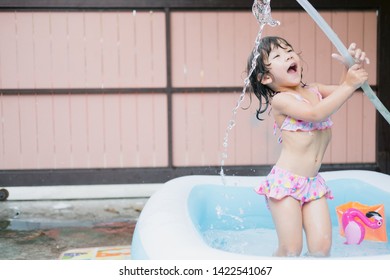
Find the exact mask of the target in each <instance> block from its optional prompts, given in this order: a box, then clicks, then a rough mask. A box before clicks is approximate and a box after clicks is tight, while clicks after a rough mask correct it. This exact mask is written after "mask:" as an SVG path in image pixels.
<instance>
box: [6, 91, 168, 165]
mask: <svg viewBox="0 0 390 280" xmlns="http://www.w3.org/2000/svg"><path fill="white" fill-rule="evenodd" d="M0 104H1V107H0V108H1V111H0V114H1V117H2V119H3V120H4V121H3V123H2V125H1V129H0V132H1V141H0V144H1V147H0V148H1V150H0V151H1V153H0V168H1V169H37V168H107V167H147V166H148V167H157V166H166V165H167V164H168V154H167V153H168V152H167V150H168V143H167V138H168V137H167V130H168V126H167V121H168V118H167V106H166V96H165V95H163V94H152V93H149V94H147V95H123V94H93V95H92V94H83V95H49V94H48V95H24V96H19V95H15V96H4V95H2V96H1V100H0Z"/></svg>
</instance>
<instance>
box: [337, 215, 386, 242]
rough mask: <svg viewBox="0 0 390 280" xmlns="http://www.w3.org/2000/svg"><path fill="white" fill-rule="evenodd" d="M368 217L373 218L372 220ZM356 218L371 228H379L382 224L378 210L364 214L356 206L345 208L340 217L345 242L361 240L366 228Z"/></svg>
mask: <svg viewBox="0 0 390 280" xmlns="http://www.w3.org/2000/svg"><path fill="white" fill-rule="evenodd" d="M370 218H373V220H372V219H370ZM358 220H360V221H361V222H363V223H364V224H365V225H366V226H367V227H369V228H372V229H377V228H380V227H381V226H382V224H383V219H382V216H381V215H380V214H379V213H378V212H375V211H369V212H367V213H366V215H364V214H363V213H362V212H361V211H359V210H357V209H356V208H349V209H347V210H346V211H345V212H344V213H343V215H342V217H341V221H342V225H343V230H344V233H345V237H346V239H347V240H346V241H345V244H360V243H361V242H362V241H363V239H364V236H365V234H366V230H365V228H364V226H363V225H362V224H361V223H360V222H359V221H358Z"/></svg>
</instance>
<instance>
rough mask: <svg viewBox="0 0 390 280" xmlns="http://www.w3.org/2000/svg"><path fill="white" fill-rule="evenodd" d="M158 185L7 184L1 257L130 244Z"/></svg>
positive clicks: (52, 255) (0, 216)
mask: <svg viewBox="0 0 390 280" xmlns="http://www.w3.org/2000/svg"><path fill="white" fill-rule="evenodd" d="M159 187H161V185H159V184H156V185H109V186H108V185H104V186H63V187H12V188H7V190H8V191H9V194H10V195H9V198H8V199H7V200H5V201H0V260H9V259H25V260H35V259H58V258H59V256H60V255H61V254H62V253H63V252H64V251H67V250H73V249H77V248H86V247H87V248H89V247H105V246H128V245H130V244H131V239H132V235H133V231H134V228H135V224H136V222H137V219H138V217H139V215H140V213H141V211H142V209H143V206H144V205H145V203H146V202H147V200H148V197H150V195H152V194H153V192H154V191H156V190H157V189H158V188H159Z"/></svg>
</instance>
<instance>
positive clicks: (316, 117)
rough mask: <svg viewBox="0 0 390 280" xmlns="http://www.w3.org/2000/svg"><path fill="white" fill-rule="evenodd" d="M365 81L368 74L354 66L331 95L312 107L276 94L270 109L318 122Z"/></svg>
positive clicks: (339, 105) (359, 67)
mask: <svg viewBox="0 0 390 280" xmlns="http://www.w3.org/2000/svg"><path fill="white" fill-rule="evenodd" d="M367 79H368V73H367V72H366V71H365V70H364V68H362V67H361V65H360V64H355V65H353V66H352V67H351V68H350V69H349V70H348V72H347V75H346V79H345V81H344V82H343V83H342V84H341V85H339V86H336V87H335V88H334V90H333V92H332V94H330V95H329V96H328V97H327V98H324V99H323V100H322V101H321V102H318V103H317V104H315V105H312V104H309V103H306V102H302V101H298V100H297V99H296V98H294V97H293V96H291V95H289V94H277V95H275V96H274V97H273V99H272V108H273V109H274V110H275V113H277V114H282V115H287V116H291V117H293V118H295V119H299V120H303V121H309V122H319V121H322V120H325V119H326V118H327V117H329V116H330V115H332V114H333V113H335V112H336V111H337V110H338V109H339V108H340V107H341V106H342V105H343V104H344V103H345V102H346V101H347V100H348V98H349V97H351V96H352V94H353V93H354V92H355V90H356V89H357V88H359V87H360V86H361V85H362V84H363V83H364V82H365V81H366V80H367ZM319 89H320V88H319Z"/></svg>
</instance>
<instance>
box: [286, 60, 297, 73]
mask: <svg viewBox="0 0 390 280" xmlns="http://www.w3.org/2000/svg"><path fill="white" fill-rule="evenodd" d="M297 69H298V65H297V64H296V63H295V62H293V63H292V64H291V65H290V67H288V69H287V73H289V74H291V73H296V72H297Z"/></svg>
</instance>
